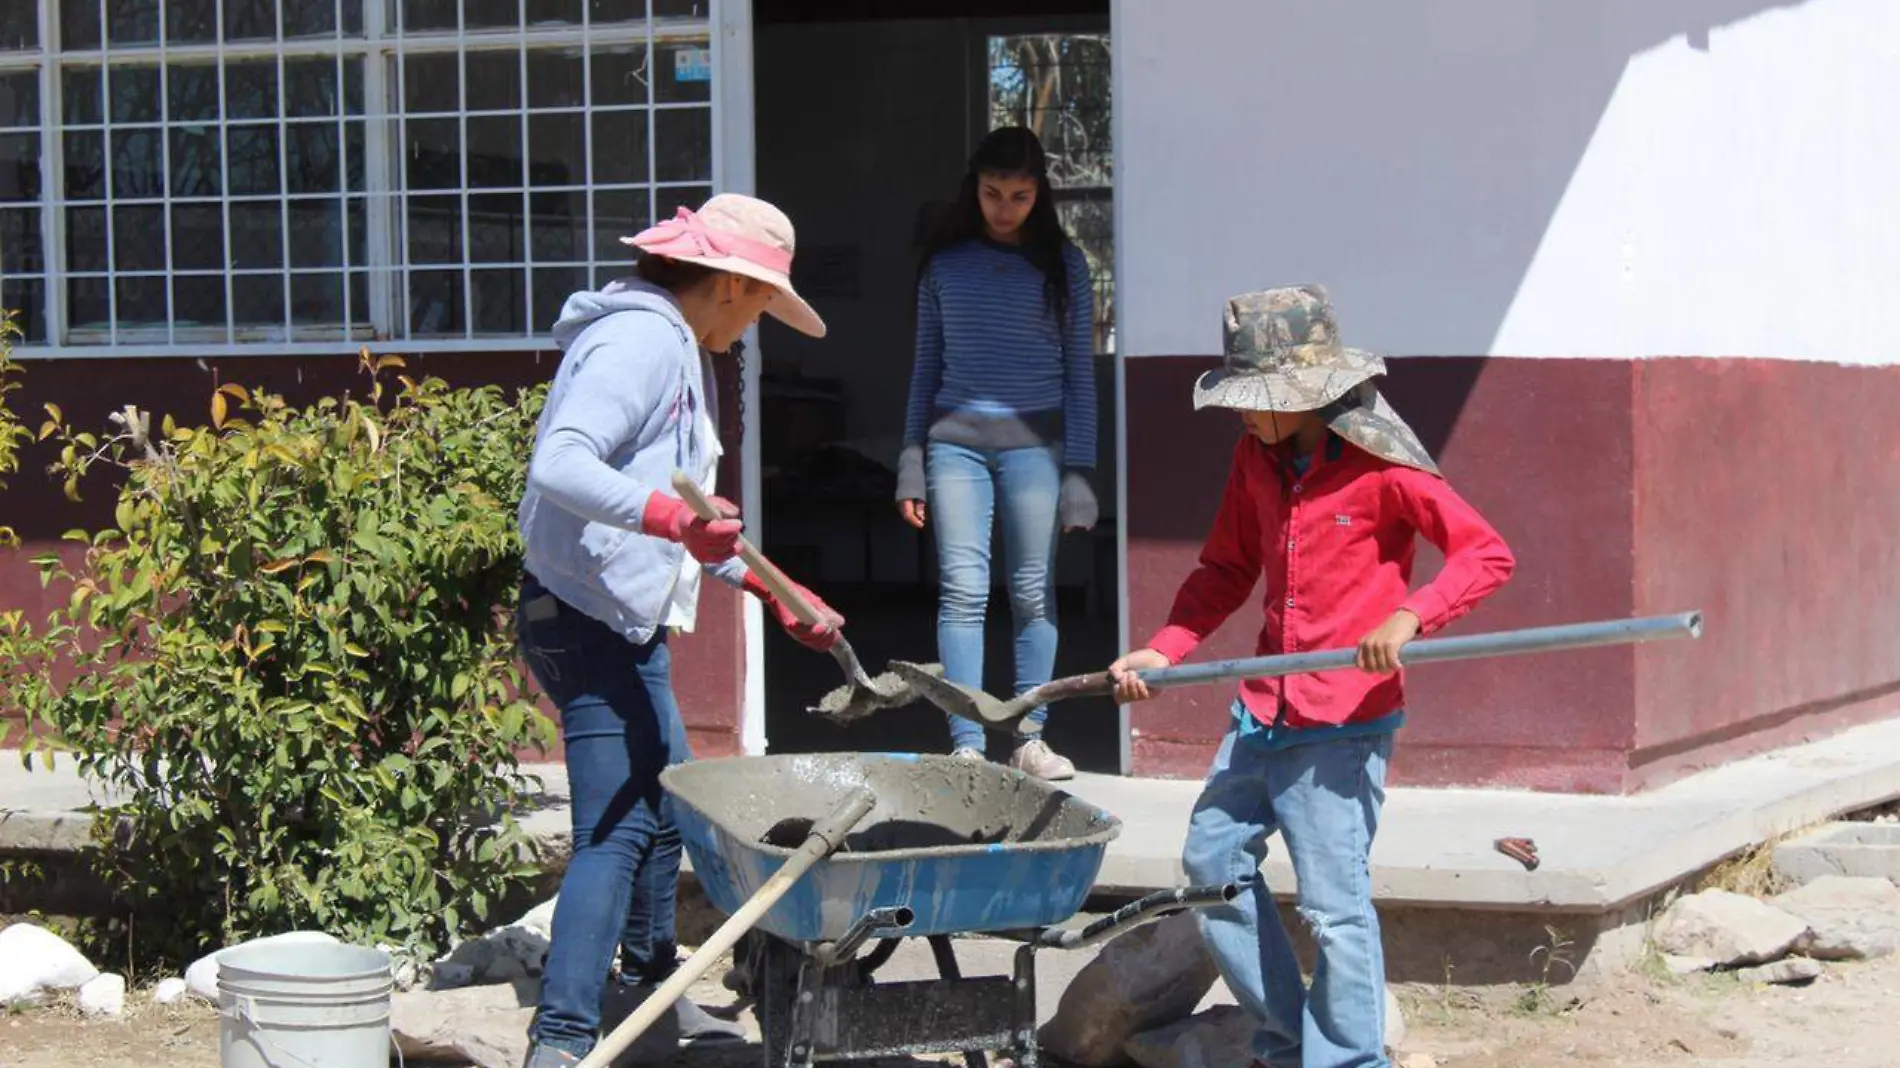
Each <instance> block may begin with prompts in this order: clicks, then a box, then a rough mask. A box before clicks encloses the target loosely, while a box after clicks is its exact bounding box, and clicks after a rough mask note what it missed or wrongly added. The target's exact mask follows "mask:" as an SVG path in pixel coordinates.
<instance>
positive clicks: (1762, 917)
mask: <svg viewBox="0 0 1900 1068" xmlns="http://www.w3.org/2000/svg"><path fill="white" fill-rule="evenodd" d="M1807 935H1808V925H1807V924H1806V923H1804V922H1802V921H1801V920H1800V919H1799V918H1797V917H1794V916H1791V915H1789V914H1788V913H1786V912H1783V911H1782V910H1781V909H1778V908H1776V907H1775V906H1773V905H1769V904H1766V903H1764V902H1761V901H1757V900H1755V899H1754V898H1752V897H1748V896H1746V895H1743V894H1737V893H1732V892H1730V891H1727V890H1704V891H1703V892H1702V893H1699V894H1694V895H1691V896H1689V897H1685V898H1682V899H1680V900H1678V901H1677V902H1676V903H1675V904H1673V905H1671V906H1669V911H1667V912H1665V913H1663V916H1662V919H1661V920H1659V921H1657V924H1656V931H1655V941H1656V946H1657V948H1658V949H1661V950H1662V951H1663V952H1664V953H1671V954H1674V955H1676V956H1679V957H1706V958H1708V959H1710V960H1713V961H1715V962H1716V964H1717V965H1719V966H1722V967H1733V966H1735V965H1738V964H1760V963H1763V962H1765V961H1771V960H1774V959H1776V958H1778V957H1780V956H1781V955H1782V954H1784V953H1786V952H1788V950H1789V949H1791V948H1793V947H1794V946H1795V945H1796V944H1798V943H1800V942H1801V940H1802V939H1804V938H1806V937H1807Z"/></svg>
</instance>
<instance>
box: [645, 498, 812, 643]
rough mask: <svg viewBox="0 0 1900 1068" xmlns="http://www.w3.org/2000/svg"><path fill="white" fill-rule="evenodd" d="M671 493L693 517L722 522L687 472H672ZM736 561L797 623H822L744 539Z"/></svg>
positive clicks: (781, 575) (779, 572) (769, 563)
mask: <svg viewBox="0 0 1900 1068" xmlns="http://www.w3.org/2000/svg"><path fill="white" fill-rule="evenodd" d="M673 492H675V493H677V494H679V495H680V500H682V501H685V502H686V506H687V507H688V508H691V509H692V510H693V514H694V515H697V516H698V517H699V518H701V519H704V520H706V521H708V522H711V521H712V520H715V519H719V518H721V517H720V515H719V509H718V508H716V507H714V506H713V502H712V500H711V498H709V497H707V496H706V493H705V491H704V490H701V489H700V488H699V483H697V482H694V481H693V480H692V479H691V478H690V477H689V476H688V475H687V474H686V472H684V471H675V472H673ZM739 559H741V560H744V561H745V566H747V567H749V568H751V569H752V573H753V574H754V575H757V576H759V581H760V582H763V583H765V588H766V589H768V590H771V591H772V596H774V597H776V598H778V599H779V600H781V601H783V602H785V605H786V607H788V608H790V609H791V610H792V614H793V615H795V616H797V617H798V621H799V622H800V623H803V624H805V625H806V626H808V627H811V626H817V625H819V624H821V623H823V622H824V620H823V619H821V618H819V615H818V610H817V609H815V608H813V607H812V606H811V602H810V601H807V600H805V596H804V595H803V594H801V593H799V592H798V587H797V586H795V585H793V584H792V580H791V579H788V578H786V577H785V572H783V571H780V570H779V569H778V565H776V564H774V563H772V561H770V560H767V559H766V558H765V555H764V554H763V553H761V552H759V550H758V549H756V548H754V547H753V545H752V543H751V542H750V541H747V540H746V539H745V538H743V537H741V538H740V539H739Z"/></svg>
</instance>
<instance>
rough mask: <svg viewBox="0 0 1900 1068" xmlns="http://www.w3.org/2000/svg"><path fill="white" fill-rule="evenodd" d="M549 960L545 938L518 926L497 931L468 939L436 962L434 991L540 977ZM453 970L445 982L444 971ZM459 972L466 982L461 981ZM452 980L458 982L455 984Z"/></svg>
mask: <svg viewBox="0 0 1900 1068" xmlns="http://www.w3.org/2000/svg"><path fill="white" fill-rule="evenodd" d="M547 959H548V936H547V935H545V934H542V933H541V932H539V931H537V930H534V929H532V928H529V927H525V926H522V925H520V924H511V925H509V926H507V927H497V928H495V929H494V930H492V931H490V932H488V933H487V934H485V935H483V936H481V937H480V938H471V939H469V940H467V941H465V942H463V943H461V944H460V945H457V946H456V947H455V948H454V949H453V950H450V951H449V955H448V956H447V957H444V958H443V959H442V960H440V961H437V962H436V965H435V968H436V975H437V984H436V988H437V989H450V988H452V987H453V986H457V985H465V984H466V983H512V982H514V981H515V980H517V979H527V978H532V977H534V976H538V975H540V974H541V969H542V967H543V966H544V965H545V964H546V963H547ZM450 965H453V966H455V967H454V968H452V969H451V970H450V972H449V975H448V977H447V978H448V979H449V980H450V981H449V982H444V981H443V979H444V977H443V969H444V967H446V966H450ZM462 969H466V970H467V976H468V978H466V979H462V974H463V972H462ZM455 980H460V982H456V981H455Z"/></svg>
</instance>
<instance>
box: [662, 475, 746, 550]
mask: <svg viewBox="0 0 1900 1068" xmlns="http://www.w3.org/2000/svg"><path fill="white" fill-rule="evenodd" d="M712 503H713V507H714V508H717V509H718V510H719V514H720V515H721V516H722V517H723V518H720V519H714V520H711V521H708V520H705V519H701V518H699V517H698V516H697V515H694V514H693V510H692V509H691V508H688V507H687V506H686V502H685V501H682V500H680V499H679V498H678V497H668V496H667V495H666V494H664V493H661V492H659V491H658V490H655V491H653V495H652V496H650V497H648V498H647V507H646V511H645V513H644V514H642V515H641V517H640V532H641V533H643V534H650V535H652V536H653V537H656V538H665V539H666V540H667V541H676V542H679V543H680V544H681V545H684V546H686V551H687V552H689V553H692V554H693V559H695V560H698V561H699V562H700V563H702V564H723V563H725V562H726V561H727V560H730V559H732V558H733V557H734V556H737V555H738V553H739V535H741V534H743V533H745V524H743V523H741V522H739V518H738V517H739V506H738V505H736V504H733V503H732V502H731V501H728V500H726V499H724V498H723V497H714V498H713V499H712Z"/></svg>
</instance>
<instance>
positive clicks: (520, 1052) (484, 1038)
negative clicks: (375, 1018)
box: [389, 979, 541, 1068]
mask: <svg viewBox="0 0 1900 1068" xmlns="http://www.w3.org/2000/svg"><path fill="white" fill-rule="evenodd" d="M540 1001H541V984H540V983H539V982H537V981H535V980H532V979H524V980H522V981H520V982H518V983H512V984H509V985H506V986H476V987H469V988H468V989H465V990H450V991H427V990H410V991H405V992H402V993H398V994H396V995H394V997H393V998H392V999H391V1003H390V1014H389V1026H390V1031H391V1033H392V1034H393V1035H394V1036H395V1040H396V1047H397V1049H399V1050H401V1051H402V1055H403V1058H404V1059H405V1060H407V1061H412V1062H413V1061H419V1060H420V1061H452V1062H461V1063H467V1064H474V1065H478V1066H480V1068H518V1066H519V1065H520V1064H521V1063H522V1062H523V1061H524V1060H526V1059H527V1056H528V1024H529V1023H530V1022H532V1021H533V1019H534V1009H535V1006H536V1005H538V1004H539V1003H540Z"/></svg>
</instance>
